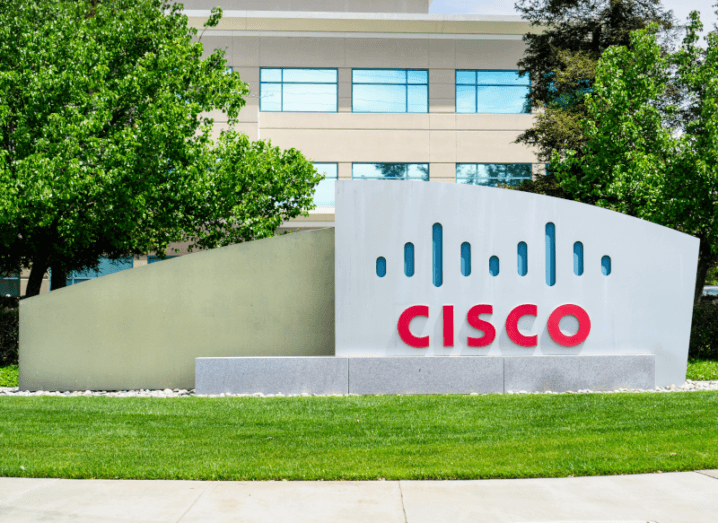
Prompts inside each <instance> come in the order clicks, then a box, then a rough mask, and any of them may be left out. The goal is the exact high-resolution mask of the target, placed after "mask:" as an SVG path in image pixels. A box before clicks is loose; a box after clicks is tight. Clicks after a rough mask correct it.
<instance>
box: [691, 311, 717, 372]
mask: <svg viewBox="0 0 718 523" xmlns="http://www.w3.org/2000/svg"><path fill="white" fill-rule="evenodd" d="M688 354H689V357H690V358H693V359H704V360H716V361H718V301H715V300H711V301H707V302H705V303H701V304H700V305H697V306H696V307H694V308H693V324H692V326H691V344H690V349H689V352H688ZM716 379H718V378H716Z"/></svg>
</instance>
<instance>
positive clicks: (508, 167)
mask: <svg viewBox="0 0 718 523" xmlns="http://www.w3.org/2000/svg"><path fill="white" fill-rule="evenodd" d="M530 179H531V164H530V163H457V164H456V183H468V184H473V185H486V186H488V187H496V186H497V185H499V184H501V185H519V184H520V183H521V182H523V181H525V180H530Z"/></svg>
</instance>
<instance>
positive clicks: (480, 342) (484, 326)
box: [466, 305, 496, 347]
mask: <svg viewBox="0 0 718 523" xmlns="http://www.w3.org/2000/svg"><path fill="white" fill-rule="evenodd" d="M493 313H494V307H493V305H475V306H473V307H471V309H469V313H468V314H467V315H466V320H467V321H468V322H469V325H471V326H472V327H473V328H474V329H476V330H479V331H482V332H483V333H484V335H483V336H482V337H481V338H472V337H471V336H469V337H468V340H467V343H468V345H469V347H488V346H489V345H491V344H492V343H493V342H494V340H495V339H496V329H495V328H494V326H493V325H491V324H490V323H489V322H488V321H484V320H482V319H481V318H479V316H480V315H481V314H493Z"/></svg>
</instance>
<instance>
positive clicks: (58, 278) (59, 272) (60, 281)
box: [50, 267, 67, 291]
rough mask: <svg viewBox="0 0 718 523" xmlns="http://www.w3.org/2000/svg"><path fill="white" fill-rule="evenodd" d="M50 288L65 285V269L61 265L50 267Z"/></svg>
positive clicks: (54, 288) (58, 287)
mask: <svg viewBox="0 0 718 523" xmlns="http://www.w3.org/2000/svg"><path fill="white" fill-rule="evenodd" d="M50 270H51V271H52V272H51V276H50V290H53V291H56V290H57V289H62V288H63V287H67V271H65V269H63V268H62V267H51V268H50Z"/></svg>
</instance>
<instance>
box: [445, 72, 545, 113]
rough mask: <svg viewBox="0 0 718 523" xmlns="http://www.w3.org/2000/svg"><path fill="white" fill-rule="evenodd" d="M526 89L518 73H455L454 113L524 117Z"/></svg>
mask: <svg viewBox="0 0 718 523" xmlns="http://www.w3.org/2000/svg"><path fill="white" fill-rule="evenodd" d="M530 88H531V81H530V79H529V76H528V75H524V76H523V77H522V76H519V73H518V71H456V112H457V113H483V114H528V113H530V112H531V107H530V106H529V103H528V100H527V98H526V95H527V94H528V93H529V89H530Z"/></svg>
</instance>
